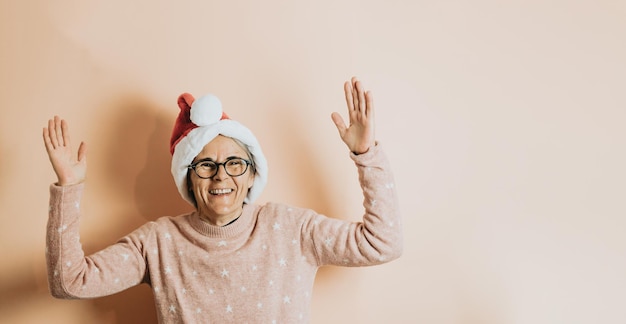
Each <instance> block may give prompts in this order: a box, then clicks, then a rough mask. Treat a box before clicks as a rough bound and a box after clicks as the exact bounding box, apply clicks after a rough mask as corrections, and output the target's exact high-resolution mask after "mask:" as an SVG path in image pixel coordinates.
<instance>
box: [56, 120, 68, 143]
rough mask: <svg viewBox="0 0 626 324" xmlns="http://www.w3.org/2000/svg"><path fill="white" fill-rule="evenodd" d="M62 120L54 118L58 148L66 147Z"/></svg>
mask: <svg viewBox="0 0 626 324" xmlns="http://www.w3.org/2000/svg"><path fill="white" fill-rule="evenodd" d="M61 123H62V122H61V118H59V117H58V116H54V131H55V135H56V136H55V137H56V139H57V144H58V146H65V142H63V128H62V127H61Z"/></svg>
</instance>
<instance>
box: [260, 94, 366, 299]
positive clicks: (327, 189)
mask: <svg viewBox="0 0 626 324" xmlns="http://www.w3.org/2000/svg"><path fill="white" fill-rule="evenodd" d="M302 109H306V107H305V106H303V105H302V103H300V102H287V103H281V104H279V105H278V106H274V107H273V109H272V110H273V111H272V112H271V113H268V114H265V115H267V116H281V122H279V127H280V129H279V130H277V131H275V132H273V133H271V134H270V135H274V136H275V137H272V138H271V141H272V143H265V146H268V145H272V146H274V147H279V148H280V149H281V150H283V151H284V152H289V153H288V154H282V155H280V156H281V157H283V158H285V159H288V160H289V162H288V163H287V164H288V165H289V166H295V167H293V168H289V169H287V170H278V169H277V168H276V167H275V166H272V165H270V170H271V172H270V180H269V181H272V179H271V177H288V176H289V175H288V174H292V175H295V176H291V177H289V181H287V182H286V184H287V186H288V187H289V188H290V190H291V191H293V192H296V193H297V196H298V197H297V201H298V204H300V206H299V207H303V208H309V209H312V210H314V211H315V212H317V213H320V214H324V215H326V216H329V217H332V218H341V219H346V218H347V217H345V216H346V215H343V214H342V210H343V209H342V207H343V206H339V205H338V204H340V203H341V202H340V201H338V200H337V199H336V198H334V197H333V196H335V195H334V194H335V193H334V192H333V190H332V189H331V188H335V187H336V185H337V183H336V179H332V178H329V177H327V176H326V174H325V173H324V172H325V168H327V167H328V166H325V165H320V164H319V163H318V161H319V158H318V157H316V156H315V155H316V154H318V153H317V152H315V151H314V149H313V147H312V145H311V142H313V141H319V139H318V138H317V137H315V136H310V135H309V134H308V133H306V130H307V129H310V126H307V124H310V121H309V120H306V117H305V116H306V114H302V113H299V111H300V110H302ZM285 121H288V122H285ZM328 122H330V118H329V120H328ZM268 124H270V122H268ZM252 131H253V132H254V130H252ZM285 134H289V135H288V136H285ZM336 140H337V141H340V142H341V138H340V137H339V135H338V134H337V137H336ZM261 145H264V143H261ZM342 153H344V154H345V158H346V159H349V157H348V149H347V148H346V150H345V152H342ZM322 154H330V152H322ZM285 172H287V173H288V174H286V173H285ZM354 172H355V173H356V172H357V170H356V168H355V169H354ZM354 190H360V188H358V187H355V188H354ZM280 202H284V201H280ZM287 203H291V202H287ZM349 272H350V270H349V269H346V268H342V267H335V266H326V267H321V268H320V269H319V270H318V271H317V274H316V276H315V288H314V290H328V289H333V288H332V287H338V284H340V283H345V282H346V281H350V280H354V276H351V275H350V274H349ZM350 278H352V279H350ZM314 295H315V292H314Z"/></svg>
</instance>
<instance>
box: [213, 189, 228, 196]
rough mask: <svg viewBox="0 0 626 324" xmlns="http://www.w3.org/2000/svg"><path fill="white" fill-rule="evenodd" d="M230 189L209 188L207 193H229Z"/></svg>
mask: <svg viewBox="0 0 626 324" xmlns="http://www.w3.org/2000/svg"><path fill="white" fill-rule="evenodd" d="M232 191H233V189H213V190H209V193H210V194H212V195H222V194H227V193H231V192H232Z"/></svg>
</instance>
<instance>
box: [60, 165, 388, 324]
mask: <svg viewBox="0 0 626 324" xmlns="http://www.w3.org/2000/svg"><path fill="white" fill-rule="evenodd" d="M376 171H377V170H376ZM370 178H372V179H375V181H376V182H377V183H376V186H375V187H370V188H371V189H372V190H371V191H367V192H372V197H371V198H370V197H367V196H366V197H365V198H366V199H367V198H370V199H369V206H368V205H366V208H372V207H377V206H378V208H379V209H387V208H388V207H389V206H391V207H393V204H389V203H388V201H387V200H386V198H385V197H384V196H380V197H379V194H382V195H389V194H390V193H389V192H387V191H386V190H385V189H394V188H395V184H394V183H393V182H389V181H390V178H388V177H382V176H378V177H370ZM385 179H386V180H385ZM366 180H367V181H370V180H368V179H366ZM385 181H387V183H385ZM374 198H380V200H378V201H377V200H376V199H374ZM72 203H73V202H72ZM64 205H65V206H69V207H70V208H62V206H64ZM59 206H61V207H59ZM75 206H76V208H79V204H78V203H76V204H75ZM49 207H51V212H52V213H54V208H57V209H63V210H64V211H66V212H67V211H71V209H72V204H71V203H67V204H58V203H55V204H53V205H50V206H49ZM294 210H296V209H294V208H291V207H289V208H281V209H279V210H278V212H279V213H278V215H277V217H268V218H266V220H264V221H263V223H260V224H262V225H263V227H262V228H265V229H266V230H265V234H269V237H267V238H264V237H263V236H261V237H262V239H261V240H256V241H250V242H253V243H254V244H252V245H250V247H251V248H248V249H245V248H241V246H239V245H238V244H235V243H233V242H235V241H231V240H230V239H224V240H221V239H220V238H219V237H217V236H212V237H209V238H208V246H207V245H206V244H205V243H203V244H202V248H203V249H205V250H206V251H207V252H209V253H207V255H198V254H197V249H189V248H188V247H187V246H186V245H185V244H187V243H188V242H187V241H185V243H184V244H180V242H181V241H180V235H181V234H184V233H181V232H180V231H179V230H180V229H179V228H175V229H173V228H172V227H162V224H163V223H162V222H161V221H160V220H159V221H158V222H156V223H155V222H153V224H154V226H153V227H148V228H145V229H142V230H141V231H139V232H137V233H136V234H134V237H133V239H137V238H138V239H139V240H140V241H141V242H139V243H148V242H154V244H145V245H143V247H144V248H145V250H144V253H149V254H148V258H146V259H147V260H146V261H150V262H151V263H152V262H155V261H156V262H159V264H158V265H157V267H158V268H160V276H161V277H160V279H161V281H158V280H157V281H155V282H154V283H153V284H155V285H154V286H153V291H154V293H155V295H159V297H158V299H159V300H161V301H162V303H160V304H159V306H158V307H159V308H160V309H159V311H160V312H161V314H162V315H165V317H163V318H165V319H167V320H174V321H176V320H179V319H183V318H185V319H187V318H188V317H187V316H190V315H191V316H193V317H191V319H192V320H191V321H192V322H193V321H194V319H193V318H194V317H196V316H197V317H196V318H195V320H198V319H200V318H201V317H202V318H203V319H206V318H207V316H208V318H210V316H215V315H218V316H220V315H221V317H222V318H227V317H229V316H230V319H231V320H233V319H234V318H235V317H234V316H238V317H239V316H242V317H241V318H247V317H245V316H247V315H245V314H249V312H250V311H252V312H254V313H257V314H258V315H254V316H257V317H255V318H256V320H257V322H263V323H267V322H268V321H272V320H273V318H272V317H274V320H273V321H272V322H273V323H276V322H277V321H276V320H281V318H282V317H281V316H279V315H277V314H274V315H272V313H271V312H272V311H274V310H276V307H277V306H278V307H279V308H280V309H281V310H280V312H284V311H285V310H287V309H290V310H289V311H288V312H289V318H291V319H293V320H297V319H298V318H299V319H300V320H304V319H306V318H307V316H308V311H303V309H302V306H303V303H304V302H310V292H309V291H307V289H303V290H300V289H299V288H298V289H293V288H290V286H294V285H295V287H302V285H303V284H305V286H306V283H310V281H311V277H312V276H314V273H315V272H314V271H313V272H311V271H310V268H311V267H312V266H315V264H316V261H319V260H321V259H318V257H320V254H317V255H316V254H314V253H311V251H310V250H307V249H308V248H310V246H312V245H311V244H307V242H306V240H307V239H308V238H309V237H311V238H312V239H313V240H314V243H315V246H314V247H313V248H315V249H318V248H319V247H320V246H321V247H323V248H324V249H326V251H322V254H321V256H322V257H323V258H325V257H326V256H324V253H330V254H334V253H335V252H336V253H338V255H336V256H335V255H333V256H331V257H334V259H333V260H334V261H335V262H336V261H339V260H341V261H340V262H342V263H343V264H345V265H349V264H351V263H353V262H356V261H355V260H353V259H352V257H351V256H348V255H349V254H347V252H349V251H346V254H343V253H344V250H345V249H343V245H344V240H343V237H344V236H345V232H346V231H350V228H353V229H354V225H353V224H352V223H351V225H350V226H348V225H346V224H345V223H343V224H341V223H332V222H328V221H327V218H326V217H324V216H322V215H313V216H312V217H309V216H307V218H306V219H307V222H308V223H307V224H306V226H307V228H310V227H311V224H314V225H315V226H318V227H317V228H314V229H313V230H315V232H311V233H308V234H309V236H305V234H307V233H301V232H302V231H301V228H300V231H299V230H296V231H295V232H294V231H293V229H294V224H295V223H294V222H292V220H286V219H287V218H285V217H284V216H296V215H295V214H294ZM71 212H72V213H76V211H71ZM287 212H288V213H289V214H287ZM296 213H298V215H299V214H300V209H297V212H296ZM389 214H390V215H393V214H395V213H389ZM374 216H377V215H374ZM382 216H384V215H382ZM382 216H381V219H380V220H381V221H380V222H377V223H376V226H377V227H378V228H377V230H378V232H376V233H374V234H376V235H378V234H381V237H382V235H383V234H384V233H388V232H391V229H390V228H391V227H394V226H396V227H399V225H400V222H398V221H396V220H394V219H386V218H383V217H382ZM62 221H66V220H65V219H63V218H62V219H60V220H58V221H57V223H56V224H55V227H52V231H53V232H54V230H58V232H59V233H64V232H65V231H66V230H67V229H68V226H67V225H63V223H61V222H62ZM68 222H69V223H68V224H70V226H71V227H69V229H70V230H71V232H69V233H65V234H63V235H58V237H59V238H61V239H63V240H65V241H73V240H74V239H75V240H78V236H75V235H76V234H75V233H76V231H75V228H76V227H75V225H74V223H72V222H70V221H68ZM340 224H341V225H340ZM319 225H323V226H322V227H319ZM270 227H271V229H270ZM168 230H169V232H168ZM268 230H269V232H268ZM142 231H143V233H142ZM148 233H150V234H148ZM152 233H156V236H153V235H152ZM194 234H197V233H194ZM131 235H133V234H131ZM342 235H343V236H342ZM205 236H206V235H205ZM222 237H224V236H222ZM275 237H276V238H277V239H276V240H275V239H274V238H275ZM155 238H156V241H153V240H155ZM339 238H342V239H341V240H339ZM255 239H256V237H255ZM303 239H304V240H305V241H302V240H303ZM205 242H206V241H205ZM237 242H238V241H237ZM192 243H199V241H198V240H196V239H194V240H193V242H192ZM264 243H265V244H264ZM72 244H74V243H73V242H72ZM361 244H363V245H364V246H367V244H368V242H358V247H359V248H362V246H361ZM235 245H237V248H236V249H235V248H233V249H230V248H228V247H229V246H233V247H234V246H235ZM244 246H247V245H245V244H244ZM51 247H52V248H55V247H54V246H51ZM216 247H219V248H220V249H216ZM335 247H338V248H341V249H338V250H337V251H335V252H333V251H330V249H333V248H335ZM221 248H224V249H221ZM259 248H261V249H262V250H261V251H259ZM352 248H353V247H352V246H350V247H349V249H352ZM226 250H228V251H230V252H229V253H228V254H224V251H226ZM369 250H371V249H369ZM126 251H130V250H123V251H120V250H117V251H115V250H108V251H107V252H106V253H105V254H103V257H107V258H109V259H114V258H115V260H116V261H115V262H117V264H120V265H121V264H122V262H127V261H132V262H130V263H127V264H125V265H124V267H126V266H127V265H128V264H133V265H135V263H139V264H140V265H141V262H136V261H143V259H142V258H143V256H142V255H139V254H137V255H136V254H135V252H126ZM364 251H365V252H367V249H361V252H364ZM213 252H215V253H217V255H218V256H219V257H220V258H221V257H222V256H224V255H225V257H224V259H220V258H216V257H215V254H211V253H213ZM315 252H318V251H315ZM303 254H304V255H303ZM144 255H145V254H144ZM307 255H308V256H309V257H310V258H311V261H310V262H308V261H307ZM371 257H375V258H378V260H379V261H384V260H385V257H384V256H383V255H380V254H378V255H376V254H374V255H371ZM168 258H171V259H168ZM176 259H177V261H176V262H175V263H173V262H172V260H176ZM369 260H371V258H370V259H369ZM64 261H67V259H65V260H62V262H59V263H58V266H57V267H58V268H57V269H58V270H55V271H54V275H55V276H60V275H61V274H60V273H59V271H61V270H62V272H61V273H62V274H63V276H65V272H67V271H66V270H65V269H62V268H64V267H70V266H72V265H71V263H65V262H64ZM179 262H180V264H179ZM237 262H239V263H237ZM234 263H237V265H234ZM153 265H154V264H153ZM207 267H208V268H207ZM219 268H222V269H219ZM104 269H106V268H104ZM196 270H197V271H196ZM93 271H94V272H95V273H98V272H99V270H98V269H97V268H93ZM105 272H106V271H105ZM116 272H117V271H116ZM157 273H159V271H158V270H157ZM92 274H93V273H92ZM102 277H103V278H104V279H106V280H107V281H108V285H109V286H111V287H110V289H109V290H110V291H111V292H112V291H113V290H115V289H119V288H120V287H121V286H118V287H115V286H113V285H112V281H113V280H114V282H115V283H116V284H120V285H121V284H123V285H124V286H128V285H130V284H135V283H138V282H135V281H138V280H139V279H136V278H131V277H127V276H126V275H123V276H122V275H120V277H119V278H112V277H111V276H109V275H108V273H107V275H106V276H102ZM181 278H183V279H182V281H181V280H180V279H181ZM220 278H222V280H220ZM157 279H158V278H157ZM55 280H56V279H55ZM303 281H304V282H303ZM211 282H212V283H211ZM263 282H266V283H267V284H268V285H269V286H264V284H263ZM157 283H158V286H157ZM206 283H210V284H209V285H207V284H206ZM208 286H212V287H211V288H209V287H208ZM183 287H186V288H183ZM76 289H85V286H82V287H81V286H80V285H79V286H76ZM97 290H98V287H95V286H93V287H92V286H89V289H88V291H86V292H84V294H92V293H93V292H95V291H97ZM92 291H93V292H92ZM185 295H186V296H185ZM191 296H193V297H191ZM269 296H271V297H269ZM202 297H203V298H204V299H203V305H205V304H204V302H205V301H206V307H205V306H203V305H200V304H197V303H195V302H193V301H192V299H195V298H202ZM268 297H269V298H270V299H265V298H268ZM255 305H256V308H257V309H258V311H255V310H253V309H254V307H255ZM198 306H201V307H204V309H203V308H200V307H198ZM250 308H252V309H250ZM168 313H169V314H168ZM215 313H217V314H215ZM220 313H221V314H220ZM196 314H197V315H196ZM200 314H202V315H200ZM228 314H231V315H228ZM279 317H281V318H279ZM252 321H253V322H254V321H255V320H252Z"/></svg>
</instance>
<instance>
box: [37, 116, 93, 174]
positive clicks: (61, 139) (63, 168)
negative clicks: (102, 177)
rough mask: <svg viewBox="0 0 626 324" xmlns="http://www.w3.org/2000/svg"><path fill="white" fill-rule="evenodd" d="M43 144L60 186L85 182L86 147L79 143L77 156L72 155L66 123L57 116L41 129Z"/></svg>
mask: <svg viewBox="0 0 626 324" xmlns="http://www.w3.org/2000/svg"><path fill="white" fill-rule="evenodd" d="M43 142H44V144H45V145H46V151H47V152H48V157H49V158H50V163H52V168H53V169H54V173H56V175H57V178H58V180H59V181H58V182H57V184H58V185H60V186H67V185H73V184H77V183H81V182H83V181H84V180H85V176H86V174H87V146H86V145H85V143H83V142H81V143H80V146H79V147H78V155H77V156H76V157H75V156H74V155H73V153H72V145H71V142H70V135H69V129H68V126H67V122H66V121H65V120H63V119H61V118H59V117H58V116H54V119H50V120H48V127H44V129H43Z"/></svg>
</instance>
